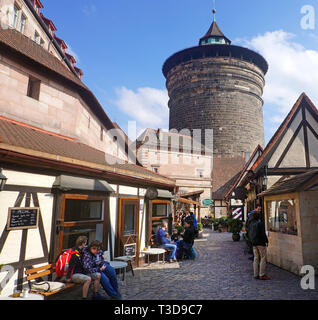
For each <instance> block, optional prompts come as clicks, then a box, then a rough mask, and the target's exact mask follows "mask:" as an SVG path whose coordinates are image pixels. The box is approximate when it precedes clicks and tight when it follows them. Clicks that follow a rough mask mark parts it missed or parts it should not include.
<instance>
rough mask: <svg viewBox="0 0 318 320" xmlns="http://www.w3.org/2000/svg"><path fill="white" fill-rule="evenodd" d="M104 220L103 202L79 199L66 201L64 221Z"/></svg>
mask: <svg viewBox="0 0 318 320" xmlns="http://www.w3.org/2000/svg"><path fill="white" fill-rule="evenodd" d="M101 219H102V202H101V201H87V200H77V199H67V200H65V216H64V221H65V222H70V221H89V220H101Z"/></svg>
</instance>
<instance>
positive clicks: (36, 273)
mask: <svg viewBox="0 0 318 320" xmlns="http://www.w3.org/2000/svg"><path fill="white" fill-rule="evenodd" d="M54 273H55V265H54V264H47V265H45V266H42V267H38V268H33V269H28V270H26V271H25V275H26V277H27V278H26V279H27V281H28V283H29V287H30V292H31V293H36V294H41V295H43V296H44V297H45V298H48V297H50V296H53V295H55V294H57V293H60V292H63V291H65V290H69V289H71V288H74V287H75V286H78V285H77V284H76V283H72V282H67V283H64V284H65V287H64V288H62V289H60V290H57V291H53V292H45V291H43V292H42V291H32V290H31V280H35V279H40V278H42V277H45V276H51V275H53V274H54ZM41 280H43V279H41Z"/></svg>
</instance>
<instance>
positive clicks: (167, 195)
mask: <svg viewBox="0 0 318 320" xmlns="http://www.w3.org/2000/svg"><path fill="white" fill-rule="evenodd" d="M158 198H169V199H173V198H174V196H173V194H172V193H171V192H170V191H168V190H160V189H159V190H158Z"/></svg>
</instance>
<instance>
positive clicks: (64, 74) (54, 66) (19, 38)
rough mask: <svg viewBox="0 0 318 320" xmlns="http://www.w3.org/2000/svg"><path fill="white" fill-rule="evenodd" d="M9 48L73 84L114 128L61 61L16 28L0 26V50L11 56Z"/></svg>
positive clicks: (49, 74)
mask: <svg viewBox="0 0 318 320" xmlns="http://www.w3.org/2000/svg"><path fill="white" fill-rule="evenodd" d="M11 50H13V52H14V53H16V54H18V55H19V59H21V57H23V58H24V59H28V61H29V62H30V63H31V64H32V66H34V67H35V66H40V67H42V68H44V69H45V70H46V71H49V72H50V73H49V72H47V73H46V74H47V76H48V77H50V76H51V75H52V73H53V74H55V75H57V76H58V77H59V78H60V79H62V80H63V82H64V83H69V84H71V85H72V87H73V88H74V86H75V89H76V90H77V91H78V93H79V94H80V95H81V97H82V98H83V100H84V101H85V102H86V103H87V105H88V106H89V107H90V108H91V110H92V111H93V112H94V113H95V115H96V116H97V117H98V118H99V119H100V121H102V122H103V123H104V125H105V127H106V128H108V129H113V128H114V126H113V123H112V121H111V120H110V119H109V117H108V116H107V114H106V112H105V111H104V109H103V107H102V106H101V105H100V103H99V102H98V100H97V98H96V97H95V95H94V94H93V93H92V92H91V91H90V90H89V89H88V88H87V87H86V86H85V84H84V83H83V82H82V81H81V80H80V79H79V78H78V76H76V75H75V74H74V73H73V72H71V71H70V70H69V69H68V68H67V67H66V66H65V65H64V64H63V63H62V61H60V60H59V59H58V58H56V57H55V56H54V55H52V54H51V53H50V52H48V51H47V50H45V49H44V48H42V47H41V46H40V45H38V44H37V43H35V42H34V41H32V40H31V39H29V38H28V37H26V36H24V35H23V34H21V33H20V32H18V31H17V30H14V29H3V28H0V52H1V54H6V55H8V56H10V57H12V54H11V52H10V51H11ZM19 61H20V60H19ZM74 72H75V70H74Z"/></svg>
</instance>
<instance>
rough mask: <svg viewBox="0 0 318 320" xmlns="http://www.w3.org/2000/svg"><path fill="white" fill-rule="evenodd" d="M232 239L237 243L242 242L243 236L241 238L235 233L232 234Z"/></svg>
mask: <svg viewBox="0 0 318 320" xmlns="http://www.w3.org/2000/svg"><path fill="white" fill-rule="evenodd" d="M232 239H233V241H235V242H237V241H240V240H241V236H240V234H239V233H233V234H232Z"/></svg>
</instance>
